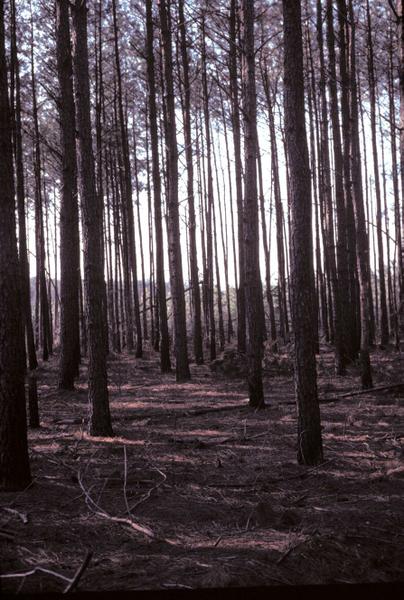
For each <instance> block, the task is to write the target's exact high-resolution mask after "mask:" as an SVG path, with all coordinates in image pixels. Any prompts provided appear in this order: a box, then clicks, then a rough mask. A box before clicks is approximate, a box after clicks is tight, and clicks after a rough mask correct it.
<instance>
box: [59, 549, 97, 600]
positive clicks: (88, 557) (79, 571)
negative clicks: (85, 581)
mask: <svg viewBox="0 0 404 600" xmlns="http://www.w3.org/2000/svg"><path fill="white" fill-rule="evenodd" d="M92 557H93V553H92V551H91V550H88V551H87V554H86V555H85V557H84V560H83V562H82V563H81V565H80V566H79V568H78V569H77V571H76V573H75V574H74V576H73V579H71V580H70V583H69V584H68V585H67V586H66V587H65V589H64V590H63V593H64V594H67V593H68V592H72V591H73V590H74V589H76V587H77V586H78V584H79V581H80V579H81V578H82V575H83V573H84V571H85V570H86V569H87V567H88V565H89V564H90V561H91V559H92Z"/></svg>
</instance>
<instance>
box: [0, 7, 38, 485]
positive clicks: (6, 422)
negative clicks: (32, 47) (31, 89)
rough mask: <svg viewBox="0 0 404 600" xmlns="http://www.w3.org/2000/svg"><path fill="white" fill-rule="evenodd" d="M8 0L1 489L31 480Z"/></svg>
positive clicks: (0, 73) (0, 308)
mask: <svg viewBox="0 0 404 600" xmlns="http://www.w3.org/2000/svg"><path fill="white" fill-rule="evenodd" d="M4 38H5V36H4V0H0V155H1V161H0V210H1V219H0V281H1V285H0V490H1V491H8V492H9V491H16V490H22V489H24V488H25V487H26V486H27V485H29V483H30V482H31V473H30V466H29V458H28V442H27V422H26V409H25V389H24V377H25V362H24V325H23V321H22V318H21V317H22V313H21V297H20V286H19V282H20V280H19V278H18V277H16V274H17V273H18V272H19V268H20V266H19V263H18V254H17V239H16V233H15V231H16V223H15V204H14V182H13V155H12V145H11V133H12V115H11V111H10V105H9V98H8V81H7V79H8V78H7V65H6V54H5V39H4Z"/></svg>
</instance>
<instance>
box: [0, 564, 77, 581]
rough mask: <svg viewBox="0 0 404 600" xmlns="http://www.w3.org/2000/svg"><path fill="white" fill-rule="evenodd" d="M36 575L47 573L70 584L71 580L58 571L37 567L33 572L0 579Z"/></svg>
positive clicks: (12, 574) (2, 576)
mask: <svg viewBox="0 0 404 600" xmlns="http://www.w3.org/2000/svg"><path fill="white" fill-rule="evenodd" d="M35 573H45V574H46V575H53V577H58V578H59V579H62V580H63V581H66V582H67V583H70V581H71V579H69V577H66V576H65V575H62V574H61V573H58V572H57V571H52V569H46V568H45V567H35V568H34V569H31V571H23V572H22V573H6V574H5V575H0V579H13V578H15V579H18V578H21V577H28V576H29V575H35Z"/></svg>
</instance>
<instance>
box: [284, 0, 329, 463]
mask: <svg viewBox="0 0 404 600" xmlns="http://www.w3.org/2000/svg"><path fill="white" fill-rule="evenodd" d="M283 31H284V53H285V54H284V93H285V97H284V109H285V136H286V148H287V155H288V164H289V185H290V208H291V240H290V241H291V278H292V319H293V331H294V337H295V352H294V362H295V390H296V401H297V411H298V432H297V433H298V452H297V458H298V462H299V463H302V464H307V465H308V464H310V465H314V464H318V463H320V462H321V461H322V459H323V450H322V440H321V423H320V410H319V403H318V397H317V375H316V361H315V344H314V336H313V326H314V323H313V319H314V314H313V309H312V299H313V293H314V291H313V288H314V272H313V248H312V223H311V181H310V166H309V156H308V149H307V138H306V128H305V116H304V84H303V44H302V29H301V6H300V0H283Z"/></svg>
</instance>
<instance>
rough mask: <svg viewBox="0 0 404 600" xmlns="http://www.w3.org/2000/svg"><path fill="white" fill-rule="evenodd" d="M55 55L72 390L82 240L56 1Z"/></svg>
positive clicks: (63, 347)
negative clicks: (57, 81) (80, 239)
mask: <svg viewBox="0 0 404 600" xmlns="http://www.w3.org/2000/svg"><path fill="white" fill-rule="evenodd" d="M56 57H57V71H58V80H59V98H58V109H59V119H60V135H61V149H62V159H61V165H60V166H61V171H62V173H61V179H62V190H61V204H60V267H61V272H60V301H61V306H60V308H61V312H60V359H59V387H60V388H63V389H68V390H69V389H70V390H71V389H73V388H74V379H75V377H76V376H77V375H78V370H79V359H80V330H79V276H80V242H79V211H78V197H77V167H76V140H75V131H76V119H75V113H74V96H73V81H72V76H73V66H72V57H71V46H70V25H69V5H68V3H67V0H56Z"/></svg>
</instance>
